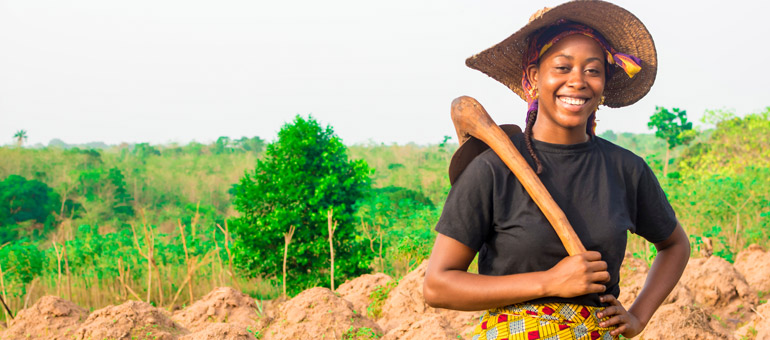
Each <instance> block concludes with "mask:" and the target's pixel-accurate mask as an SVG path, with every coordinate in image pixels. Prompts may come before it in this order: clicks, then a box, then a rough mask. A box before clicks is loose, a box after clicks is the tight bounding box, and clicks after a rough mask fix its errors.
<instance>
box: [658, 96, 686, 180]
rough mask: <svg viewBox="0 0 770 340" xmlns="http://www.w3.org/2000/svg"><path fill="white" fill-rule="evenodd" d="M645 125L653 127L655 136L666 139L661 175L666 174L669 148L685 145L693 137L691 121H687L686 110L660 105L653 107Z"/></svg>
mask: <svg viewBox="0 0 770 340" xmlns="http://www.w3.org/2000/svg"><path fill="white" fill-rule="evenodd" d="M647 127H648V128H650V129H655V136H656V137H658V138H660V139H662V140H664V141H666V143H667V144H668V147H667V148H666V159H665V161H664V162H663V176H664V177H665V176H667V175H668V163H669V156H670V155H671V150H672V149H673V148H675V147H677V146H679V145H687V144H690V142H691V141H692V140H693V139H694V138H695V136H696V132H695V130H693V129H692V122H688V121H687V111H685V110H679V108H676V107H675V108H673V109H671V111H669V110H668V109H666V108H665V107H662V106H656V107H655V114H653V115H652V116H650V121H649V122H648V123H647Z"/></svg>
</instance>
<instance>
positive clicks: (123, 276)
mask: <svg viewBox="0 0 770 340" xmlns="http://www.w3.org/2000/svg"><path fill="white" fill-rule="evenodd" d="M126 269H128V268H126ZM126 269H123V257H122V256H121V257H119V258H118V280H120V284H121V286H122V287H123V288H124V293H123V296H124V297H123V300H125V295H127V294H125V291H128V292H130V293H131V295H133V296H134V298H135V299H136V300H137V301H142V298H140V297H139V294H137V293H136V292H135V291H134V290H133V289H131V287H130V286H129V285H128V280H129V278H130V277H131V272H130V271H129V272H128V273H126Z"/></svg>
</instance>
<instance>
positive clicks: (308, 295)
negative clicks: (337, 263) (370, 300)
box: [261, 287, 382, 340]
mask: <svg viewBox="0 0 770 340" xmlns="http://www.w3.org/2000/svg"><path fill="white" fill-rule="evenodd" d="M360 328H368V329H371V330H373V331H374V332H376V333H377V334H382V330H381V329H380V327H379V326H378V325H377V324H376V323H375V322H374V321H372V320H369V319H367V318H366V317H365V316H363V315H362V314H361V313H357V312H355V311H354V310H353V304H352V303H350V302H349V301H347V300H345V299H343V298H340V297H338V296H337V295H336V294H334V293H333V292H332V291H331V290H329V289H328V288H321V287H316V288H311V289H308V290H305V291H303V292H302V293H300V294H299V295H297V296H296V297H294V298H293V299H291V300H289V301H287V302H286V303H284V304H283V305H282V306H281V307H280V308H279V311H278V316H277V318H276V320H275V321H274V322H272V323H271V324H270V326H268V327H267V328H266V329H264V330H262V331H261V334H262V339H264V340H276V339H286V340H289V339H292V340H293V339H320V338H325V339H341V338H343V337H344V336H345V335H346V334H350V333H355V332H357V331H358V330H359V329H360Z"/></svg>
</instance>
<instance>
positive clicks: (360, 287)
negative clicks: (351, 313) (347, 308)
mask: <svg viewBox="0 0 770 340" xmlns="http://www.w3.org/2000/svg"><path fill="white" fill-rule="evenodd" d="M390 280H392V278H391V277H390V276H388V275H387V274H383V273H377V274H364V275H362V276H359V277H357V278H355V279H353V280H350V281H348V282H345V283H343V284H342V285H340V286H339V288H337V293H338V294H340V296H341V297H342V298H343V299H345V300H348V301H350V302H351V303H352V304H353V309H355V310H356V312H358V313H361V314H366V309H367V307H369V303H371V301H369V295H371V294H372V292H373V291H374V290H375V289H377V287H379V286H382V285H385V284H386V283H388V282H389V281H390Z"/></svg>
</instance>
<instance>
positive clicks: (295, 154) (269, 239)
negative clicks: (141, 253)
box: [231, 116, 373, 295]
mask: <svg viewBox="0 0 770 340" xmlns="http://www.w3.org/2000/svg"><path fill="white" fill-rule="evenodd" d="M369 172H370V170H369V167H368V166H367V165H366V163H365V162H364V161H360V160H358V161H350V160H349V159H348V156H347V148H346V147H345V145H343V144H342V141H341V140H340V139H339V137H337V136H336V135H335V134H334V131H333V130H332V128H331V127H326V128H323V127H321V126H320V125H319V124H318V122H317V121H315V120H314V119H312V117H311V118H308V119H304V118H302V117H300V116H297V117H296V118H295V119H294V122H293V123H292V124H287V125H284V127H283V128H282V129H281V131H280V132H278V140H277V141H276V142H275V143H272V144H270V145H268V147H267V151H266V152H265V157H264V158H263V159H261V160H259V161H258V162H257V165H256V169H255V170H254V172H253V173H247V174H246V175H244V177H243V178H241V181H240V183H239V184H238V185H237V186H235V187H234V190H233V194H234V195H233V196H234V201H233V203H234V206H235V208H236V210H238V212H240V216H239V217H238V218H235V219H233V220H232V223H231V225H233V231H234V233H235V235H236V236H237V237H236V239H235V240H236V243H235V254H234V257H235V261H236V263H237V264H238V266H239V268H241V269H242V270H243V271H244V272H246V273H248V274H249V275H255V274H260V275H263V276H266V277H276V278H277V277H278V275H279V273H280V272H281V266H282V263H283V261H282V260H283V255H284V254H283V252H282V250H283V248H284V247H283V246H284V244H287V243H288V240H287V241H286V242H282V241H283V240H284V238H285V236H284V234H285V233H286V232H287V231H289V230H290V229H293V228H296V229H294V230H293V233H292V234H293V236H292V237H291V240H292V242H291V244H289V246H288V248H287V249H288V250H287V251H288V255H287V258H288V260H287V261H288V263H287V267H288V268H289V270H288V271H287V274H286V275H287V278H286V282H287V288H288V290H289V292H290V294H292V295H293V294H296V293H298V292H300V291H302V290H304V289H306V288H309V287H315V286H320V285H323V286H329V284H330V276H329V271H330V264H329V263H328V262H326V260H322V259H330V247H329V246H328V245H329V243H327V242H329V241H330V240H333V242H334V243H335V244H334V247H333V249H334V250H335V251H336V262H333V263H334V265H335V267H336V268H335V270H334V271H333V272H334V273H336V274H337V275H338V276H339V278H340V279H342V280H344V279H345V278H348V277H352V276H357V275H360V274H362V273H365V272H367V271H368V270H369V259H371V258H372V257H373V254H371V253H369V252H367V251H366V248H365V245H364V244H363V241H362V240H361V239H359V238H356V237H355V235H356V226H355V224H354V223H355V218H354V216H353V214H354V212H355V211H354V205H355V203H356V201H358V199H359V198H361V197H362V195H363V194H364V192H366V191H367V189H368V188H369V185H370V182H369V178H368V175H369ZM327 214H333V215H328V216H327ZM327 219H328V220H329V221H331V220H333V221H334V222H333V224H334V225H336V226H337V227H336V230H335V231H333V230H332V228H331V227H329V228H327V223H329V224H331V223H332V222H327ZM332 235H333V236H334V238H333V239H332V238H331V236H332Z"/></svg>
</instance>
